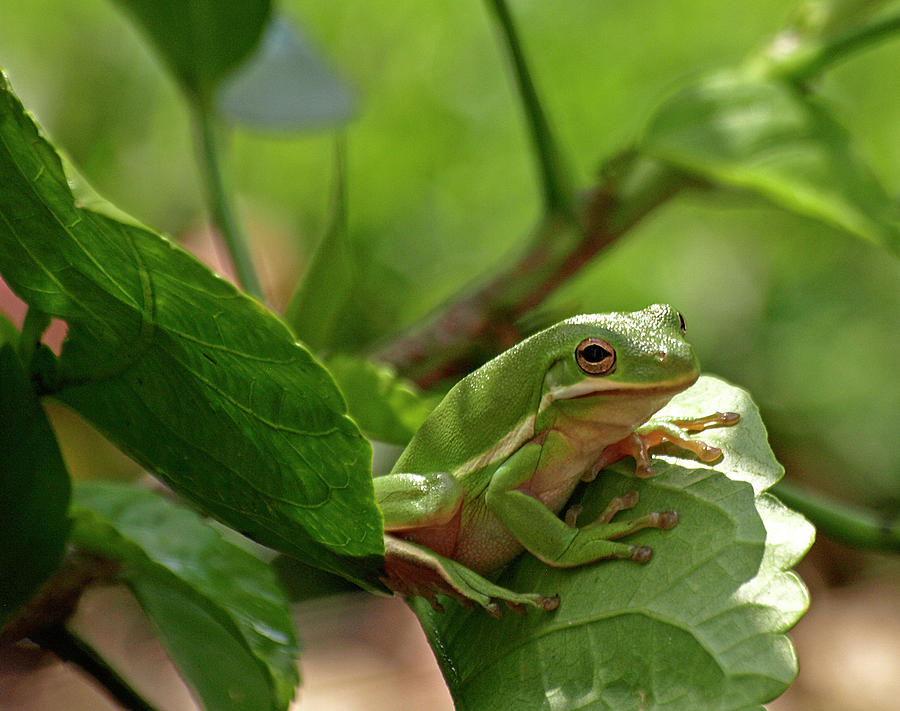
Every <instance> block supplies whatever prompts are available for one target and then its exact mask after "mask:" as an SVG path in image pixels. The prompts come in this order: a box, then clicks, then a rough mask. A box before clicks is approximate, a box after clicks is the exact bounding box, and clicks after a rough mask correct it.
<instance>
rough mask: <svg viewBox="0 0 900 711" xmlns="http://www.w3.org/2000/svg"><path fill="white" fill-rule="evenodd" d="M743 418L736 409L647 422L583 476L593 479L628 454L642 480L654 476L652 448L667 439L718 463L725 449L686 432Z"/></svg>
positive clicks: (709, 460) (617, 444) (720, 425)
mask: <svg viewBox="0 0 900 711" xmlns="http://www.w3.org/2000/svg"><path fill="white" fill-rule="evenodd" d="M740 419H741V416H740V415H738V414H737V413H736V412H714V413H713V414H711V415H706V416H704V417H693V418H683V419H673V420H669V421H659V422H654V423H653V424H651V425H644V426H643V427H639V428H638V429H637V430H635V431H634V432H633V433H632V434H630V435H628V436H627V437H625V438H624V439H622V440H619V441H618V442H615V443H613V444H611V445H609V446H608V447H606V448H605V449H604V450H603V451H602V452H601V453H600V456H599V457H598V458H597V461H596V462H594V465H593V466H592V467H591V468H590V470H588V473H587V474H586V475H585V477H583V479H584V480H585V481H590V480H591V479H593V478H594V477H596V476H597V473H598V472H599V471H600V470H601V469H603V468H604V467H606V466H609V465H610V464H612V463H613V462H617V461H619V460H620V459H624V458H625V457H633V458H634V461H635V470H634V473H635V475H636V476H638V477H640V478H642V479H646V478H648V477H651V476H653V474H654V471H653V465H652V463H651V461H650V449H651V448H653V447H658V446H659V445H661V444H663V443H665V442H669V443H670V444H673V445H675V446H676V447H680V448H681V449H685V450H687V451H689V452H693V453H694V454H695V455H696V456H697V458H698V459H699V460H700V461H701V462H707V463H709V462H714V461H716V460H717V459H718V458H719V457H721V456H722V450H721V449H719V448H718V447H713V446H712V445H710V444H707V443H706V442H704V441H703V440H699V439H689V438H688V437H687V436H686V435H688V434H690V433H693V432H702V431H703V430H707V429H709V428H711V427H730V426H732V425H734V424H737V422H738V421H739V420H740Z"/></svg>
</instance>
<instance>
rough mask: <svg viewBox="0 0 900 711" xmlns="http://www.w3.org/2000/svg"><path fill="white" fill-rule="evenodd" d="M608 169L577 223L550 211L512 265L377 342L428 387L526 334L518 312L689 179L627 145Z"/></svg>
mask: <svg viewBox="0 0 900 711" xmlns="http://www.w3.org/2000/svg"><path fill="white" fill-rule="evenodd" d="M611 163H612V164H615V165H616V166H617V173H616V175H613V176H609V177H607V179H606V180H604V181H603V182H602V183H601V184H600V185H599V186H598V187H596V188H594V189H593V190H591V191H590V192H589V193H588V195H587V196H586V198H585V200H584V201H583V205H582V207H581V210H580V214H579V215H578V224H576V225H572V224H570V223H569V221H568V220H566V219H564V218H560V217H555V216H553V215H550V216H548V217H546V218H544V220H543V221H542V222H541V223H540V224H538V226H537V227H536V229H535V231H534V234H533V236H532V239H531V242H530V245H529V246H528V247H527V248H526V249H525V251H524V253H523V254H522V255H521V256H520V257H519V258H518V259H516V260H513V261H511V262H510V266H509V268H507V269H506V270H504V271H502V272H500V273H498V274H496V276H494V277H492V278H491V279H489V280H488V281H487V282H484V283H481V284H478V285H476V286H474V287H473V288H472V289H470V290H469V291H468V292H466V293H464V294H462V295H461V296H460V297H459V298H458V299H456V300H455V301H454V302H453V304H452V305H450V306H449V307H444V308H443V309H442V310H441V311H439V312H438V313H437V315H435V316H434V317H433V318H432V319H430V320H426V321H424V322H422V323H421V324H419V325H418V326H416V327H414V328H413V329H412V330H410V331H408V332H407V333H406V334H403V335H401V336H400V337H399V338H398V339H396V340H395V341H393V342H392V343H389V344H387V345H386V346H384V347H383V348H380V349H378V350H376V351H375V352H374V353H373V354H372V356H373V357H374V358H375V359H376V360H381V361H384V362H388V363H391V364H393V365H394V366H395V367H396V368H397V369H398V370H399V371H400V372H401V373H402V374H403V375H405V376H406V377H409V378H411V379H412V380H414V381H416V382H417V383H418V384H419V385H420V386H422V387H427V386H429V385H432V384H434V383H436V382H438V381H440V380H443V379H445V378H451V377H457V376H459V375H462V374H465V373H467V372H469V371H471V370H472V369H473V368H475V367H477V366H478V365H481V363H483V362H484V361H485V360H487V359H488V358H490V357H491V356H493V355H494V354H496V353H497V352H498V351H499V350H503V349H504V348H508V347H510V346H511V345H513V344H514V343H516V342H517V341H519V340H521V338H522V336H523V335H525V334H523V333H521V332H520V330H519V325H518V324H517V323H516V321H517V319H518V318H519V317H520V316H522V315H523V314H525V313H526V312H527V311H529V310H530V309H532V308H534V307H535V306H537V305H538V304H540V303H541V302H542V301H543V300H544V299H545V298H546V297H547V296H548V295H549V294H550V293H552V292H553V291H554V290H555V289H556V288H557V287H559V286H561V285H562V284H563V283H564V282H565V281H566V280H567V279H569V278H570V277H571V276H572V275H573V274H575V273H576V272H577V271H578V270H579V269H581V268H582V267H583V266H585V265H586V264H587V263H588V262H590V260H591V259H593V258H594V257H595V256H596V255H597V253H598V252H600V251H601V250H603V249H604V248H606V247H607V246H609V245H610V244H611V243H612V242H614V241H615V240H616V239H617V238H619V237H620V236H621V235H623V234H624V233H625V232H627V231H628V230H629V229H631V228H632V227H634V225H635V224H637V223H638V222H640V220H641V219H642V218H643V217H644V216H646V215H647V214H648V213H649V212H651V211H652V210H653V209H654V208H656V207H658V206H659V205H661V204H662V203H664V202H666V201H667V200H668V199H669V198H671V197H672V196H673V195H674V194H675V193H677V192H678V191H680V190H681V189H683V188H684V187H686V186H688V185H690V184H692V180H691V179H690V178H689V177H688V176H686V175H685V174H683V173H681V172H679V171H677V170H676V169H674V168H671V167H669V166H666V165H664V164H662V163H659V162H657V161H654V160H652V159H649V158H645V157H642V156H639V155H638V154H636V153H634V152H633V151H626V152H625V153H624V154H622V155H621V156H619V157H618V158H616V159H614V160H613V161H611Z"/></svg>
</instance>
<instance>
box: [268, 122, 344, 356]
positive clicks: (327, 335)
mask: <svg viewBox="0 0 900 711" xmlns="http://www.w3.org/2000/svg"><path fill="white" fill-rule="evenodd" d="M344 154H345V149H344V144H343V142H342V141H341V140H340V139H339V140H337V141H335V151H334V182H333V184H332V195H331V206H330V213H331V214H330V221H329V224H328V229H327V230H326V231H325V234H324V235H323V237H322V241H321V242H320V243H319V246H318V247H317V248H316V252H315V254H314V255H313V258H312V261H311V262H310V264H309V267H307V270H306V274H304V275H303V280H302V281H301V282H300V284H299V286H298V287H297V289H296V291H294V294H293V296H291V301H290V303H289V304H288V306H287V308H286V309H285V313H284V318H285V320H286V321H287V322H288V325H290V327H291V328H292V329H293V331H294V333H295V334H296V336H297V337H298V338H299V339H300V340H302V341H303V342H304V343H306V344H307V345H308V346H309V347H310V348H312V349H313V350H315V351H318V352H321V351H323V350H328V349H330V348H331V347H333V346H334V337H335V331H336V329H337V328H338V327H339V326H340V323H341V318H342V316H344V314H345V306H346V304H347V301H348V300H349V299H350V295H351V293H352V289H353V282H354V276H355V266H354V255H353V246H352V245H351V243H350V238H349V235H348V234H347V173H346V166H345V163H346V157H345V155H344Z"/></svg>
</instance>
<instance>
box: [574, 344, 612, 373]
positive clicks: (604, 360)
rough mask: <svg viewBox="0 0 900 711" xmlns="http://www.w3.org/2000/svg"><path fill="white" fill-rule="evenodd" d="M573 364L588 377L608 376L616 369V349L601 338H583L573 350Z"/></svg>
mask: <svg viewBox="0 0 900 711" xmlns="http://www.w3.org/2000/svg"><path fill="white" fill-rule="evenodd" d="M575 362H576V363H578V367H579V368H581V369H582V370H583V371H584V372H585V373H587V374H588V375H609V374H610V373H612V372H613V371H615V369H616V349H615V348H613V347H612V346H611V345H609V343H607V342H606V341H604V340H603V339H602V338H585V339H584V340H583V341H582V342H581V343H579V344H578V347H577V348H576V349H575Z"/></svg>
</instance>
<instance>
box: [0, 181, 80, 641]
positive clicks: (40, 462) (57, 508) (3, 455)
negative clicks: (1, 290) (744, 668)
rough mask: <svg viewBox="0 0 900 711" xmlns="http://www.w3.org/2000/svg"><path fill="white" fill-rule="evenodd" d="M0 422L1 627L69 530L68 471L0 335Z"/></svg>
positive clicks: (48, 567) (53, 561)
mask: <svg viewBox="0 0 900 711" xmlns="http://www.w3.org/2000/svg"><path fill="white" fill-rule="evenodd" d="M0 192H2V190H0ZM0 321H5V319H0ZM6 323H8V322H6ZM0 423H2V424H0V518H2V525H0V627H2V626H3V625H4V624H5V623H6V622H8V621H9V619H10V618H11V617H12V616H13V615H15V613H16V611H17V610H18V609H19V608H20V607H21V606H22V605H23V604H24V603H25V602H27V600H28V599H29V598H30V597H31V596H32V594H34V592H35V591H36V590H37V588H38V587H39V586H40V585H41V583H43V582H44V580H45V579H46V577H47V576H48V575H50V573H52V572H53V571H54V570H55V569H56V566H57V565H58V564H59V560H60V558H61V557H62V553H63V547H64V546H65V542H66V535H67V534H68V531H69V518H68V515H67V511H66V510H67V509H68V506H69V475H68V473H67V472H66V467H65V464H63V460H62V456H61V455H60V453H59V448H58V447H57V444H56V438H55V437H54V435H53V431H52V430H51V429H50V424H49V423H48V422H47V417H46V416H45V415H44V411H43V410H42V409H41V406H40V404H39V403H38V401H37V398H36V397H35V394H34V391H33V390H32V387H31V383H30V382H29V380H28V377H27V375H26V374H25V372H24V370H23V369H22V365H21V364H20V363H19V358H18V356H17V355H16V352H15V350H14V349H13V347H12V345H11V344H10V343H5V344H4V343H3V342H2V339H0Z"/></svg>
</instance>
